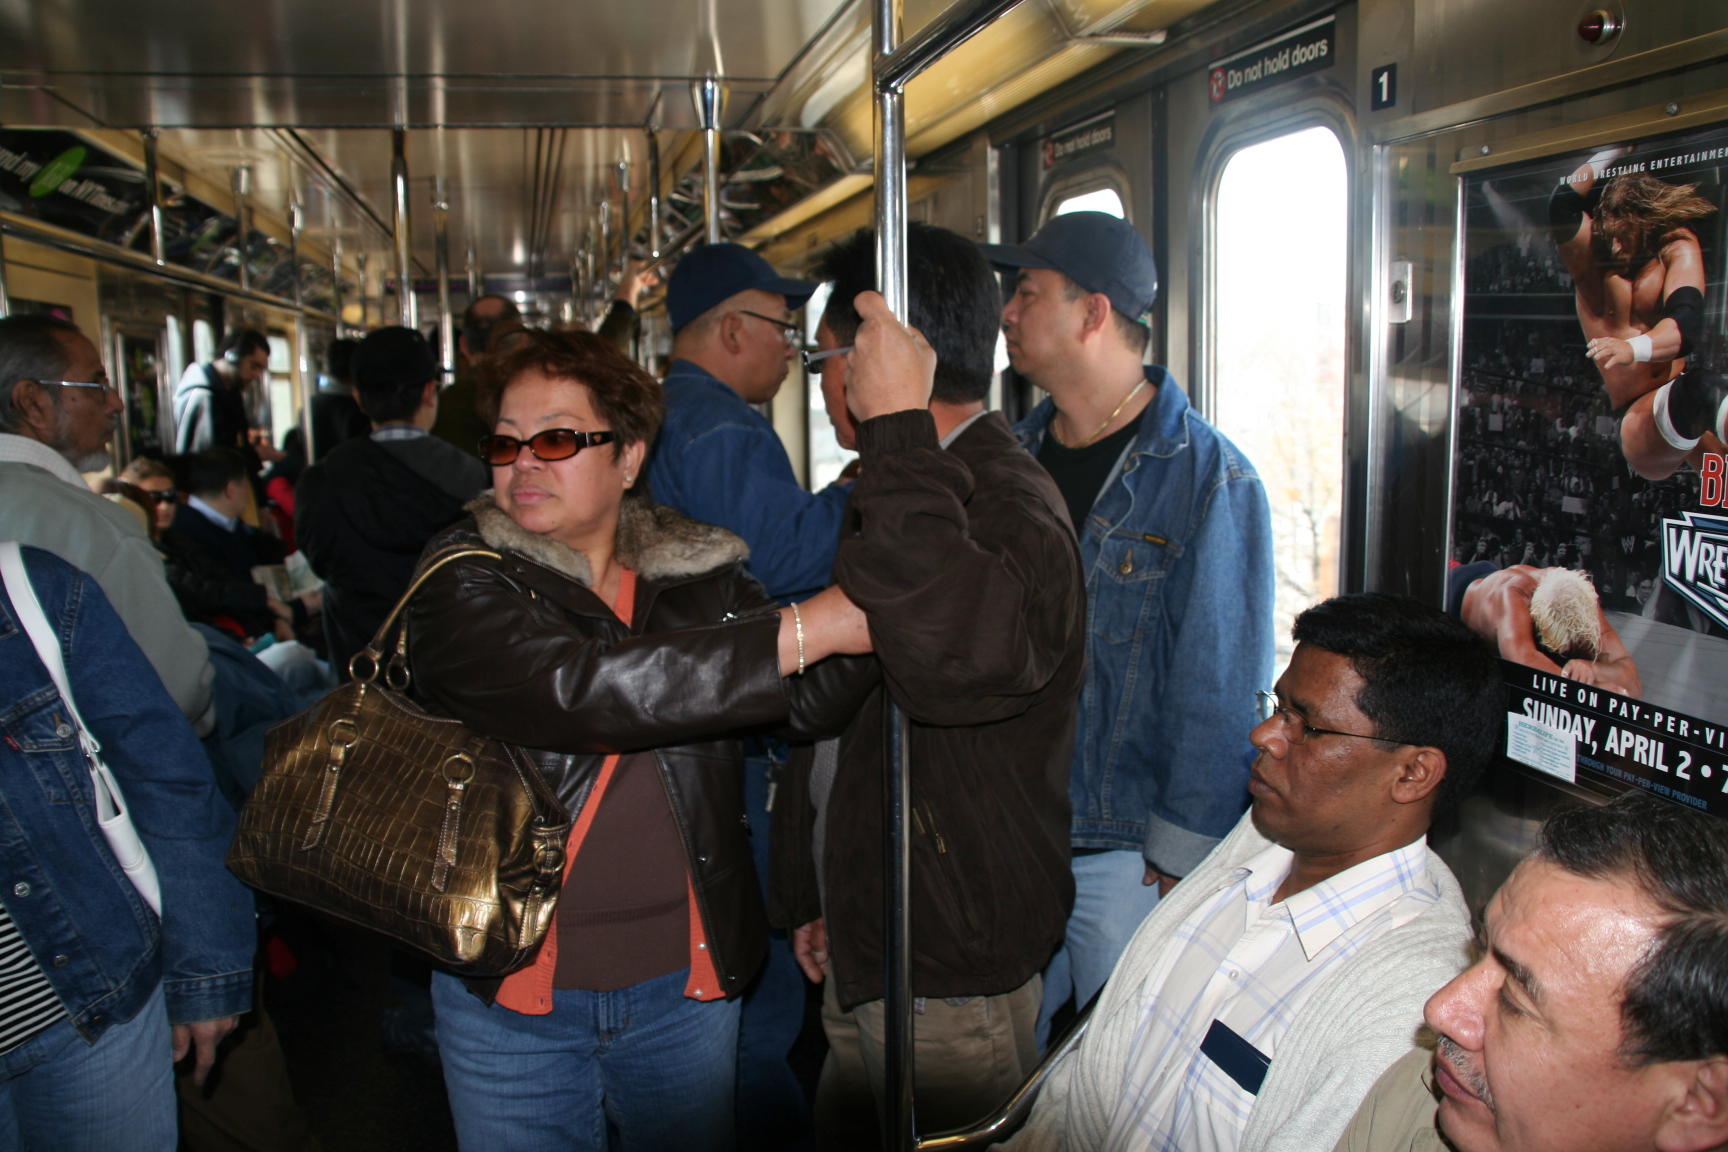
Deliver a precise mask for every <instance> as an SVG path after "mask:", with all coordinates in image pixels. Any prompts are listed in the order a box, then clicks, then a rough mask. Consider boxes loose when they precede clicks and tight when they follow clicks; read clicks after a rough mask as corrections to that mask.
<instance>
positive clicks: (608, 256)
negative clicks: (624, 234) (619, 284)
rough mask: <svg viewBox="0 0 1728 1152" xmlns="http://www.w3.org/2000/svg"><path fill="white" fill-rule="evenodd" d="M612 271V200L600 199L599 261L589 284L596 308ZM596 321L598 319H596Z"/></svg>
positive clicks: (602, 296)
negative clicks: (591, 282) (592, 280)
mask: <svg viewBox="0 0 1728 1152" xmlns="http://www.w3.org/2000/svg"><path fill="white" fill-rule="evenodd" d="M611 273H612V201H611V200H610V199H606V200H602V201H600V262H599V266H598V267H597V268H596V269H595V271H594V282H593V284H591V285H590V286H589V291H590V292H592V293H593V298H594V303H593V304H592V305H590V306H591V307H595V308H598V307H599V306H600V301H601V300H604V299H605V298H606V284H607V281H608V280H609V279H610V278H611ZM596 323H598V320H597V319H596Z"/></svg>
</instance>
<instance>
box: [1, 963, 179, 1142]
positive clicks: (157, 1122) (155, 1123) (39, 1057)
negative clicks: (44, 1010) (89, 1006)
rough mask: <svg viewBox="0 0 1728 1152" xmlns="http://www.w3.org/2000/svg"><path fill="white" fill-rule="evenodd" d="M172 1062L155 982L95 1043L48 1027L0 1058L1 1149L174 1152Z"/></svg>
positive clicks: (64, 1023)
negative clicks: (146, 995) (124, 1019)
mask: <svg viewBox="0 0 1728 1152" xmlns="http://www.w3.org/2000/svg"><path fill="white" fill-rule="evenodd" d="M172 1056H173V1041H172V1040H171V1039H170V1036H169V1032H168V1009H167V1006H166V1003H165V1002H164V1000H163V997H162V986H161V985H160V984H158V985H157V986H156V991H155V992H154V993H153V994H151V996H150V999H148V1000H146V1001H145V1002H144V1007H143V1008H142V1009H140V1010H139V1012H138V1015H136V1016H134V1017H132V1019H131V1020H129V1021H127V1022H126V1023H124V1024H116V1025H114V1026H112V1027H110V1028H109V1029H108V1030H107V1031H106V1032H103V1033H102V1036H101V1038H100V1039H98V1040H97V1041H96V1043H94V1044H91V1043H88V1042H87V1041H85V1039H84V1038H83V1037H82V1036H80V1035H78V1033H77V1032H76V1031H75V1030H74V1029H73V1027H72V1023H71V1021H70V1020H60V1021H58V1022H57V1023H54V1024H51V1025H49V1026H48V1027H47V1028H45V1029H43V1030H42V1031H41V1032H38V1033H37V1034H36V1035H34V1036H32V1037H31V1038H30V1039H28V1040H26V1041H25V1042H24V1043H23V1044H21V1045H19V1046H18V1047H17V1048H14V1049H12V1051H10V1052H8V1053H6V1054H5V1055H4V1056H0V1148H53V1149H56V1150H64V1152H114V1150H115V1149H120V1148H124V1149H126V1150H127V1152H134V1150H136V1152H174V1146H175V1144H176V1143H177V1142H178V1141H179V1128H178V1125H177V1124H176V1123H175V1119H174V1063H173V1059H172Z"/></svg>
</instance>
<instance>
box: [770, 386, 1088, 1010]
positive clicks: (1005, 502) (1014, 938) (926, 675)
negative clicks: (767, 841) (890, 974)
mask: <svg viewBox="0 0 1728 1152" xmlns="http://www.w3.org/2000/svg"><path fill="white" fill-rule="evenodd" d="M858 447H859V452H860V457H861V462H862V468H861V471H860V473H859V480H858V483H857V485H856V486H855V487H854V488H853V490H852V499H851V503H850V504H849V505H848V506H847V513H846V519H845V521H844V522H843V526H842V531H841V537H840V549H839V553H838V555H837V557H836V559H835V568H834V573H835V578H836V580H837V582H838V583H839V584H840V585H841V586H842V587H844V588H845V589H846V592H847V594H848V595H849V596H850V597H851V598H852V600H853V601H854V602H855V603H856V604H858V606H859V607H861V608H863V609H864V610H865V612H866V613H868V615H869V617H870V636H871V639H872V641H873V643H874V645H875V649H876V653H877V657H878V659H879V660H880V665H881V669H882V676H883V677H884V679H885V685H886V689H885V690H883V689H882V688H878V689H876V690H874V691H872V692H871V693H870V695H869V697H868V699H867V700H866V701H865V704H864V707H863V709H862V711H860V712H859V713H858V715H857V717H856V719H855V720H853V722H852V723H851V725H850V726H849V727H848V728H847V729H846V733H845V736H844V737H843V739H842V740H841V744H840V764H839V769H838V771H837V773H836V776H835V779H834V786H833V791H832V792H831V793H830V796H829V801H828V806H827V821H826V834H825V838H824V840H825V842H824V868H823V874H824V880H825V882H826V892H825V899H824V900H823V902H822V903H820V904H819V903H818V902H817V899H816V895H817V894H816V888H815V874H814V869H813V867H812V865H811V862H810V844H811V838H810V837H811V827H810V825H811V823H812V822H811V808H810V804H809V799H808V794H807V793H808V774H807V772H806V773H796V772H795V773H793V774H792V779H791V780H789V781H788V782H787V786H786V789H785V790H784V791H782V793H781V796H780V798H779V799H778V801H777V803H776V805H775V823H776V835H775V837H774V841H773V842H774V848H775V880H776V885H777V889H776V902H777V904H779V905H781V906H782V907H783V909H784V912H785V915H786V917H787V920H788V922H789V924H793V925H795V924H800V923H805V922H808V921H810V920H813V919H815V918H816V917H817V916H820V915H822V914H823V913H824V911H825V912H826V919H827V927H828V954H829V957H830V964H831V969H832V973H833V978H834V979H836V980H837V981H838V982H839V986H838V991H839V996H840V1003H841V1005H842V1006H843V1007H847V1008H850V1007H853V1006H855V1005H857V1004H860V1003H863V1002H865V1001H869V1000H876V999H879V998H881V996H882V995H883V986H882V957H883V947H884V945H883V913H882V908H883V884H884V877H885V865H884V851H883V826H884V822H885V816H884V808H885V805H884V802H883V792H884V779H885V773H886V771H887V749H886V741H885V739H884V732H885V714H886V711H887V704H888V699H889V697H890V696H892V698H893V700H894V701H895V702H896V703H897V704H899V705H900V707H901V709H902V710H903V712H904V714H905V716H906V717H907V721H908V723H909V724H910V725H911V749H912V753H911V759H912V783H911V796H910V807H911V810H912V811H911V816H912V824H913V832H912V845H911V860H912V863H911V915H912V940H911V944H912V973H911V983H912V991H913V993H914V994H916V995H919V996H943V997H951V996H988V995H998V994H1001V993H1004V992H1009V991H1012V990H1013V989H1015V988H1018V987H1019V986H1020V985H1022V984H1024V983H1025V982H1026V981H1027V980H1028V979H1030V978H1031V977H1032V976H1033V975H1034V974H1036V973H1037V972H1039V971H1041V970H1042V969H1043V967H1044V965H1045V963H1046V962H1048V960H1049V959H1050V956H1051V955H1052V954H1053V953H1054V952H1055V950H1056V946H1057V945H1058V944H1059V943H1060V942H1061V939H1062V934H1063V930H1064V926H1065V924H1066V922H1067V918H1068V911H1069V908H1070V907H1071V906H1072V904H1073V899H1074V881H1073V873H1072V862H1071V856H1070V852H1069V846H1068V831H1069V828H1068V825H1069V803H1068V769H1069V764H1070V761H1071V759H1072V756H1073V743H1074V713H1075V708H1076V706H1077V702H1078V698H1079V692H1080V684H1081V678H1082V670H1083V666H1084V639H1085V625H1086V603H1085V592H1084V588H1083V585H1082V582H1081V575H1080V555H1079V550H1078V548H1077V547H1076V545H1075V543H1074V533H1073V529H1072V528H1071V527H1070V526H1069V523H1068V514H1067V512H1066V510H1065V508H1064V506H1063V503H1062V498H1061V495H1060V494H1059V493H1058V492H1057V490H1056V486H1055V484H1054V483H1053V482H1052V481H1051V480H1050V477H1049V475H1048V474H1047V473H1046V472H1045V471H1044V469H1043V468H1042V467H1041V466H1040V465H1039V464H1038V462H1037V461H1036V460H1034V459H1033V458H1032V457H1031V456H1030V455H1028V454H1027V453H1026V451H1025V450H1024V449H1022V448H1021V447H1020V445H1019V443H1018V442H1017V441H1016V440H1015V439H1014V437H1013V434H1012V433H1011V432H1009V430H1008V426H1007V424H1006V422H1005V421H1004V420H1003V419H1002V417H1001V415H1000V414H998V413H988V414H986V415H984V416H982V417H980V418H979V419H978V420H976V421H975V422H974V423H973V424H972V425H971V426H970V427H968V428H967V429H966V430H965V431H964V432H962V433H961V434H960V435H959V437H958V438H956V439H955V441H954V442H953V443H952V444H951V445H950V446H949V447H948V448H947V449H946V450H944V449H942V448H941V447H940V445H939V444H938V442H937V439H936V434H935V424H934V422H933V421H932V420H931V418H930V415H929V414H928V413H927V412H922V411H916V412H899V413H893V414H891V415H887V416H882V417H878V418H876V419H874V420H868V421H865V422H864V423H863V424H862V425H860V426H859V429H858ZM829 675H830V669H829V667H828V666H827V663H825V664H824V665H822V666H818V667H817V668H815V669H812V671H811V674H810V677H809V678H811V679H815V680H822V679H824V678H826V677H828V676H829Z"/></svg>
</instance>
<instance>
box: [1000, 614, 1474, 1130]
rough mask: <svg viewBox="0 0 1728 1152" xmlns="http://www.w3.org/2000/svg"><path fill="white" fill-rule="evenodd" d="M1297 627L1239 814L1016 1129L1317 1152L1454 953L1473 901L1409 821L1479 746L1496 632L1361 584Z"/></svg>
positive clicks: (1450, 790)
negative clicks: (1480, 633) (1491, 636)
mask: <svg viewBox="0 0 1728 1152" xmlns="http://www.w3.org/2000/svg"><path fill="white" fill-rule="evenodd" d="M1294 635H1295V638H1296V642H1297V643H1296V651H1295V654H1294V655H1293V656H1292V657H1291V660H1290V666H1289V667H1288V668H1287V669H1286V670H1285V672H1284V674H1283V675H1282V676H1280V677H1279V679H1278V684H1277V691H1276V692H1275V693H1261V694H1260V712H1261V715H1262V716H1264V717H1265V718H1264V719H1263V720H1262V721H1261V722H1260V723H1259V724H1258V725H1257V726H1256V727H1255V728H1254V730H1253V732H1252V733H1251V734H1250V739H1251V740H1252V741H1253V744H1254V746H1255V748H1257V749H1258V750H1259V755H1258V756H1257V757H1256V759H1255V761H1254V767H1253V770H1252V772H1251V774H1250V777H1249V785H1248V790H1249V793H1250V795H1251V797H1252V806H1251V807H1250V809H1249V812H1248V814H1247V815H1246V816H1244V817H1243V818H1242V820H1241V822H1240V823H1238V824H1237V826H1236V829H1235V830H1234V831H1233V832H1231V833H1230V835H1229V836H1228V837H1226V838H1225V839H1224V841H1223V842H1222V843H1220V844H1219V845H1218V847H1217V848H1216V849H1214V850H1213V851H1212V853H1211V854H1210V855H1209V856H1207V857H1206V859H1205V860H1204V861H1202V862H1201V864H1200V865H1199V866H1198V867H1197V868H1196V869H1195V870H1194V871H1193V872H1191V873H1189V874H1188V876H1186V877H1185V878H1184V879H1183V880H1182V882H1181V883H1180V884H1178V885H1177V886H1176V887H1175V888H1174V889H1173V890H1172V891H1171V893H1170V895H1169V896H1168V897H1167V898H1165V899H1164V900H1162V901H1161V902H1160V903H1159V905H1158V907H1157V908H1156V909H1155V910H1154V911H1153V912H1152V914H1151V915H1150V916H1148V917H1147V918H1146V921H1145V923H1143V924H1142V925H1141V927H1140V930H1139V931H1138V932H1136V933H1135V935H1134V938H1133V940H1132V941H1131V942H1130V943H1129V945H1128V948H1127V950H1126V951H1125V952H1124V953H1123V955H1122V959H1121V960H1120V961H1119V962H1118V963H1117V965H1116V969H1115V971H1114V972H1112V973H1111V975H1110V979H1109V982H1108V983H1106V984H1105V986H1104V990H1103V992H1102V994H1101V998H1100V1000H1099V1002H1098V1005H1097V1007H1096V1008H1095V1009H1094V1010H1093V1013H1092V1018H1091V1023H1090V1024H1089V1025H1088V1027H1087V1031H1086V1034H1085V1036H1084V1037H1083V1038H1082V1040H1081V1042H1080V1045H1079V1047H1078V1048H1077V1049H1075V1050H1074V1051H1073V1052H1070V1053H1069V1054H1068V1055H1067V1056H1066V1057H1064V1058H1063V1059H1062V1060H1061V1061H1060V1062H1059V1063H1058V1064H1057V1065H1056V1067H1055V1069H1054V1070H1053V1072H1052V1076H1051V1079H1050V1080H1049V1081H1048V1082H1047V1084H1046V1085H1045V1088H1044V1090H1043V1093H1042V1095H1041V1096H1040V1098H1039V1099H1038V1102H1037V1105H1036V1107H1035V1109H1034V1111H1033V1113H1032V1116H1031V1118H1030V1119H1029V1121H1028V1122H1027V1125H1026V1128H1025V1129H1024V1130H1023V1131H1022V1132H1021V1133H1020V1134H1019V1136H1018V1137H1017V1138H1016V1139H1015V1140H1014V1141H1013V1143H1012V1146H1013V1147H1014V1148H1016V1149H1022V1150H1024V1149H1068V1150H1072V1152H1080V1150H1091V1149H1100V1148H1111V1149H1140V1148H1148V1149H1181V1150H1182V1152H1220V1150H1233V1149H1244V1150H1250V1149H1251V1150H1255V1152H1261V1150H1269V1149H1282V1150H1288V1152H1313V1150H1314V1149H1317V1148H1329V1147H1331V1146H1332V1144H1333V1143H1334V1142H1335V1141H1336V1140H1337V1139H1338V1135H1339V1133H1340V1132H1342V1131H1343V1129H1344V1125H1345V1123H1346V1121H1347V1119H1348V1117H1349V1115H1350V1113H1351V1112H1352V1111H1353V1110H1354V1109H1355V1106H1356V1105H1357V1104H1358V1103H1359V1102H1360V1101H1361V1099H1362V1096H1363V1095H1364V1094H1365V1093H1366V1092H1367V1091H1368V1088H1369V1087H1370V1085H1372V1084H1373V1082H1374V1080H1375V1078H1376V1077H1378V1076H1379V1075H1380V1073H1381V1072H1383V1071H1384V1070H1385V1069H1386V1067H1387V1066H1388V1065H1389V1064H1391V1063H1392V1062H1393V1061H1394V1060H1396V1059H1398V1058H1399V1057H1400V1056H1401V1055H1403V1054H1404V1053H1406V1052H1408V1051H1409V1050H1410V1048H1411V1046H1412V1044H1413V1043H1414V1039H1415V1034H1416V1030H1417V1027H1418V1025H1419V1024H1420V1022H1421V1019H1420V1013H1421V1005H1422V1001H1423V1000H1424V999H1426V998H1427V996H1428V995H1429V993H1431V992H1432V991H1433V990H1434V989H1435V988H1436V987H1438V986H1439V985H1441V984H1443V983H1445V982H1446V981H1447V980H1449V979H1451V978H1452V977H1453V976H1454V975H1456V974H1457V972H1458V971H1459V969H1460V968H1462V967H1463V964H1464V960H1465V953H1464V945H1465V942H1466V940H1467V939H1468V937H1469V911H1468V909H1467V908H1466V907H1465V904H1464V898H1463V894H1462V893H1461V892H1460V891H1459V888H1458V884H1457V881H1455V880H1454V879H1453V877H1452V873H1451V872H1450V871H1448V870H1447V868H1446V865H1445V864H1444V863H1442V862H1441V860H1440V858H1439V857H1438V856H1435V855H1434V854H1433V853H1432V852H1430V851H1429V850H1428V847H1427V843H1426V840H1425V836H1426V833H1427V831H1428V826H1429V823H1430V820H1431V818H1432V817H1433V815H1434V813H1435V811H1436V809H1437V808H1438V809H1443V808H1445V807H1447V806H1449V805H1450V804H1451V803H1452V801H1453V799H1454V798H1455V797H1457V796H1459V795H1462V794H1464V793H1465V792H1467V791H1468V788H1469V785H1470V782H1471V780H1472V779H1473V778H1474V777H1475V776H1476V774H1477V773H1479V772H1480V771H1481V770H1482V768H1483V766H1484V765H1485V764H1486V763H1487V761H1488V759H1489V757H1490V756H1491V755H1492V753H1493V750H1494V746H1495V741H1496V737H1497V735H1498V733H1499V732H1500V730H1501V724H1502V723H1503V720H1502V717H1501V711H1502V709H1503V707H1504V705H1503V702H1502V695H1503V694H1502V690H1501V683H1500V666H1499V663H1498V662H1497V661H1496V659H1495V657H1494V653H1493V650H1492V649H1491V648H1489V647H1488V645H1487V644H1486V643H1485V642H1483V641H1482V640H1480V639H1478V638H1477V637H1476V636H1474V635H1473V634H1471V633H1470V631H1469V630H1468V629H1466V628H1465V627H1464V626H1463V625H1462V624H1460V623H1458V622H1457V621H1456V620H1453V619H1451V618H1450V617H1448V616H1446V615H1445V614H1444V613H1442V612H1439V611H1438V610H1435V609H1432V608H1427V607H1424V606H1423V605H1421V604H1418V603H1417V602H1416V601H1414V600H1409V599H1405V598H1402V597H1396V596H1386V595H1379V594H1365V595H1355V596H1339V597H1336V598H1334V599H1331V600H1328V601H1325V602H1324V603H1322V604H1319V605H1316V606H1315V607H1313V608H1310V609H1308V610H1307V611H1306V612H1304V613H1302V615H1300V616H1298V617H1297V618H1296V626H1295V629H1294Z"/></svg>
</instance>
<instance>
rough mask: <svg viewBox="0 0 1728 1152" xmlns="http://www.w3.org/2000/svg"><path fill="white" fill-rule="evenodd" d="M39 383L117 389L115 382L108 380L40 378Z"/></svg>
mask: <svg viewBox="0 0 1728 1152" xmlns="http://www.w3.org/2000/svg"><path fill="white" fill-rule="evenodd" d="M36 383H38V384H58V385H60V387H62V388H100V389H101V390H102V391H104V392H113V391H116V389H115V387H114V385H113V383H112V382H111V381H108V380H105V379H104V380H38V381H36Z"/></svg>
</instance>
